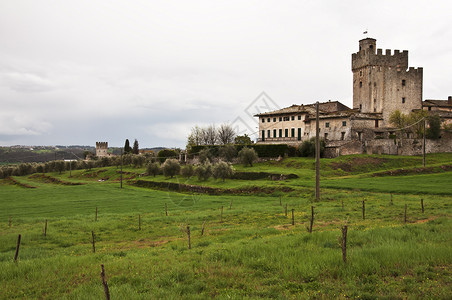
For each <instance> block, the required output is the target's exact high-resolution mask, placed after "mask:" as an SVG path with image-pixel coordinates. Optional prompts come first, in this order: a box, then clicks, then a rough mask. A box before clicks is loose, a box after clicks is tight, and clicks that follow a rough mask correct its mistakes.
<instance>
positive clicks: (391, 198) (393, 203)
mask: <svg viewBox="0 0 452 300" xmlns="http://www.w3.org/2000/svg"><path fill="white" fill-rule="evenodd" d="M390 204H391V205H394V203H393V202H392V193H391V203H390Z"/></svg>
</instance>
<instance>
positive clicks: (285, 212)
mask: <svg viewBox="0 0 452 300" xmlns="http://www.w3.org/2000/svg"><path fill="white" fill-rule="evenodd" d="M284 214H285V215H286V217H287V203H286V205H285V206H284Z"/></svg>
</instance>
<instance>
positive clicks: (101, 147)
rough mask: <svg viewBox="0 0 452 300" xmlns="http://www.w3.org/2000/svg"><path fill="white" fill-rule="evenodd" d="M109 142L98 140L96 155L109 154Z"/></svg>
mask: <svg viewBox="0 0 452 300" xmlns="http://www.w3.org/2000/svg"><path fill="white" fill-rule="evenodd" d="M107 150H108V142H96V156H98V157H102V156H108V153H107Z"/></svg>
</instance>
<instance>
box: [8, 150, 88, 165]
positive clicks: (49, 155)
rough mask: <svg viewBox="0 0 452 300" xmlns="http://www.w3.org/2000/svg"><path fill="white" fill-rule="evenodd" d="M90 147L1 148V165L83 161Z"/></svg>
mask: <svg viewBox="0 0 452 300" xmlns="http://www.w3.org/2000/svg"><path fill="white" fill-rule="evenodd" d="M85 151H89V152H92V153H94V152H95V151H96V149H95V148H94V147H90V146H56V147H52V146H12V147H0V163H3V164H5V163H11V164H12V163H22V162H47V161H51V160H55V159H58V160H59V159H83V158H84V157H85V155H84V152H85Z"/></svg>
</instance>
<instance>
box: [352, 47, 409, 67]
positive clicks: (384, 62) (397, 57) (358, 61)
mask: <svg viewBox="0 0 452 300" xmlns="http://www.w3.org/2000/svg"><path fill="white" fill-rule="evenodd" d="M391 52H392V51H391V49H386V50H385V53H384V54H383V49H377V52H376V53H375V51H374V49H362V50H361V51H359V52H357V53H353V54H352V71H355V70H357V69H360V68H363V67H366V66H381V67H400V68H405V69H407V68H408V50H403V51H402V52H400V50H394V53H393V54H392V53H391Z"/></svg>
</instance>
